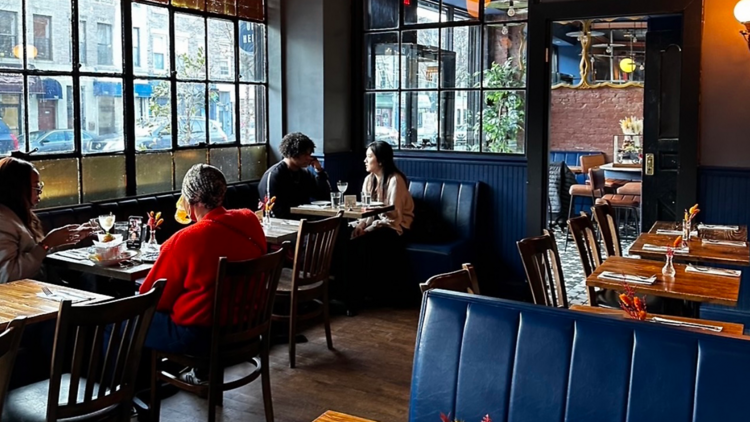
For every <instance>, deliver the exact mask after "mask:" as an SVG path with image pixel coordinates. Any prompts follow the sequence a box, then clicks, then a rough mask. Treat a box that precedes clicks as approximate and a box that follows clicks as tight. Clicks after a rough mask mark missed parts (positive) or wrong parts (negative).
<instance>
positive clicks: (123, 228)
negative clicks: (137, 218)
mask: <svg viewBox="0 0 750 422" xmlns="http://www.w3.org/2000/svg"><path fill="white" fill-rule="evenodd" d="M129 228H130V226H129V224H128V222H127V221H115V228H114V233H113V234H121V235H122V238H123V239H127V238H128V229H129Z"/></svg>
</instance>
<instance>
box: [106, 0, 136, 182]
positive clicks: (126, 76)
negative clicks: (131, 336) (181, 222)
mask: <svg viewBox="0 0 750 422" xmlns="http://www.w3.org/2000/svg"><path fill="white" fill-rule="evenodd" d="M120 8H121V13H122V28H121V31H120V33H121V34H122V40H120V43H121V46H122V51H123V52H124V54H122V69H123V81H122V91H123V92H122V105H123V108H124V110H123V112H124V113H125V115H124V116H123V117H124V119H125V122H124V125H123V126H124V127H123V138H124V139H125V145H124V147H125V192H126V194H127V195H128V196H134V195H136V194H137V193H138V186H136V172H137V169H136V164H135V68H134V65H133V60H134V59H133V54H132V52H133V30H132V28H133V7H132V6H131V3H130V2H129V1H126V0H121V1H120ZM112 43H113V44H114V40H113V41H112ZM138 54H140V51H139V52H138ZM128 135H131V136H128Z"/></svg>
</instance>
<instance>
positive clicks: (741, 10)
mask: <svg viewBox="0 0 750 422" xmlns="http://www.w3.org/2000/svg"><path fill="white" fill-rule="evenodd" d="M734 17H735V18H736V19H737V20H738V21H740V23H746V22H750V0H740V2H739V3H737V5H736V6H734Z"/></svg>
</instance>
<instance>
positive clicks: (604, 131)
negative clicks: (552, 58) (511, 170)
mask: <svg viewBox="0 0 750 422" xmlns="http://www.w3.org/2000/svg"><path fill="white" fill-rule="evenodd" d="M627 116H636V117H638V118H641V119H642V118H643V88H626V89H614V88H600V89H569V88H559V89H554V90H552V108H551V116H550V151H602V152H604V153H605V154H606V155H607V161H612V150H613V148H614V140H613V139H612V136H613V135H619V134H622V130H621V129H620V120H622V119H624V118H625V117H627Z"/></svg>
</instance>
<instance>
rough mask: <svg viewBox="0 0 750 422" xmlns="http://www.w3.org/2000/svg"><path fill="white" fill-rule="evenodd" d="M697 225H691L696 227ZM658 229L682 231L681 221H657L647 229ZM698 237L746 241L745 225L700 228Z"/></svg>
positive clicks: (652, 231)
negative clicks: (727, 227)
mask: <svg viewBox="0 0 750 422" xmlns="http://www.w3.org/2000/svg"><path fill="white" fill-rule="evenodd" d="M696 228H698V227H693V229H696ZM660 230H672V231H674V230H677V231H682V222H674V221H657V222H655V223H654V225H653V226H651V229H650V230H649V231H648V232H649V233H651V234H658V231H660ZM699 237H700V238H701V239H711V240H735V241H740V242H747V226H745V225H737V230H716V229H706V228H701V229H700V230H699Z"/></svg>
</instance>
